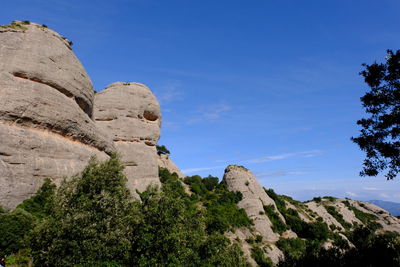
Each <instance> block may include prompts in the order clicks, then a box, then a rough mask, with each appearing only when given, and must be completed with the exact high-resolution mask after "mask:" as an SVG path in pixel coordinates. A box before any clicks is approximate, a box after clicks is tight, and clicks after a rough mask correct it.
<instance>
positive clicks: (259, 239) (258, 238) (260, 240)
mask: <svg viewBox="0 0 400 267" xmlns="http://www.w3.org/2000/svg"><path fill="white" fill-rule="evenodd" d="M262 240H263V237H262V236H260V235H257V236H256V239H255V241H256V243H261V242H262Z"/></svg>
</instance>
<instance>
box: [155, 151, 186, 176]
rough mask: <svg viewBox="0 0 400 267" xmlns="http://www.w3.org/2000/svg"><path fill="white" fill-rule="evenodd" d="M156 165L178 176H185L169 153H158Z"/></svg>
mask: <svg viewBox="0 0 400 267" xmlns="http://www.w3.org/2000/svg"><path fill="white" fill-rule="evenodd" d="M158 166H159V167H161V168H165V169H167V170H168V171H169V172H170V173H174V172H175V173H176V174H178V176H179V178H181V179H183V178H185V175H184V174H183V173H182V171H181V170H180V169H179V168H178V166H176V164H175V163H174V162H173V161H172V159H171V157H170V156H169V155H165V154H159V155H158Z"/></svg>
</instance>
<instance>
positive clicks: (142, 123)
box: [94, 82, 161, 194]
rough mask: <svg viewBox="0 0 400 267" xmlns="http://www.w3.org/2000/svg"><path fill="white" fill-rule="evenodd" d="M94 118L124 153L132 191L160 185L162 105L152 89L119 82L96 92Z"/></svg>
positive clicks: (122, 156) (124, 161) (120, 152)
mask: <svg viewBox="0 0 400 267" xmlns="http://www.w3.org/2000/svg"><path fill="white" fill-rule="evenodd" d="M94 119H95V121H96V123H97V125H98V127H100V128H101V129H102V130H103V131H105V132H106V133H107V134H108V136H109V137H110V138H111V139H112V140H113V142H114V145H115V147H116V150H117V151H118V153H119V154H120V155H121V159H122V162H123V163H124V165H125V174H126V176H127V178H128V187H129V188H130V189H131V190H132V193H134V194H135V193H136V192H135V191H136V190H139V191H143V190H145V189H146V188H147V187H148V186H149V185H150V184H155V185H160V181H159V178H158V155H157V151H156V146H155V145H156V143H157V141H158V139H159V137H160V125H161V114H160V106H159V104H158V101H157V99H156V98H155V97H154V95H153V94H152V92H151V91H150V89H149V88H147V87H146V86H144V85H143V84H139V83H122V82H117V83H113V84H111V85H110V86H108V87H107V88H106V89H104V90H103V91H101V92H99V93H97V94H96V95H95V108H94Z"/></svg>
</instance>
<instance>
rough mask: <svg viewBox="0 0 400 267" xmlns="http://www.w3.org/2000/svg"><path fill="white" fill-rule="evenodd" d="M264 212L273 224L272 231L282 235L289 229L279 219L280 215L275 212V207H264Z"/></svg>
mask: <svg viewBox="0 0 400 267" xmlns="http://www.w3.org/2000/svg"><path fill="white" fill-rule="evenodd" d="M264 211H265V214H266V215H267V216H268V218H269V220H270V221H271V223H272V230H273V231H274V232H277V233H279V234H282V233H283V232H284V231H286V230H287V229H288V228H287V226H286V224H285V223H284V222H283V221H282V220H281V218H280V217H279V215H278V213H276V212H275V207H274V206H273V205H267V206H264Z"/></svg>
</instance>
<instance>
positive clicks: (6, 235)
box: [0, 209, 36, 256]
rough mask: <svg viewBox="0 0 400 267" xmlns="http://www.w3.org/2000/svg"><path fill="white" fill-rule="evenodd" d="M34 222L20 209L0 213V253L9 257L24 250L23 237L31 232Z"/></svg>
mask: <svg viewBox="0 0 400 267" xmlns="http://www.w3.org/2000/svg"><path fill="white" fill-rule="evenodd" d="M35 222H36V220H35V218H34V217H33V216H32V215H31V214H29V213H28V212H26V211H24V210H22V209H15V210H13V211H12V212H3V213H1V214H0V237H1V238H0V253H2V254H4V255H10V254H13V253H17V252H18V251H19V250H20V249H22V248H24V247H25V246H26V242H25V237H26V235H27V234H29V233H30V231H32V229H33V228H34V226H35ZM0 256H1V255H0Z"/></svg>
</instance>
